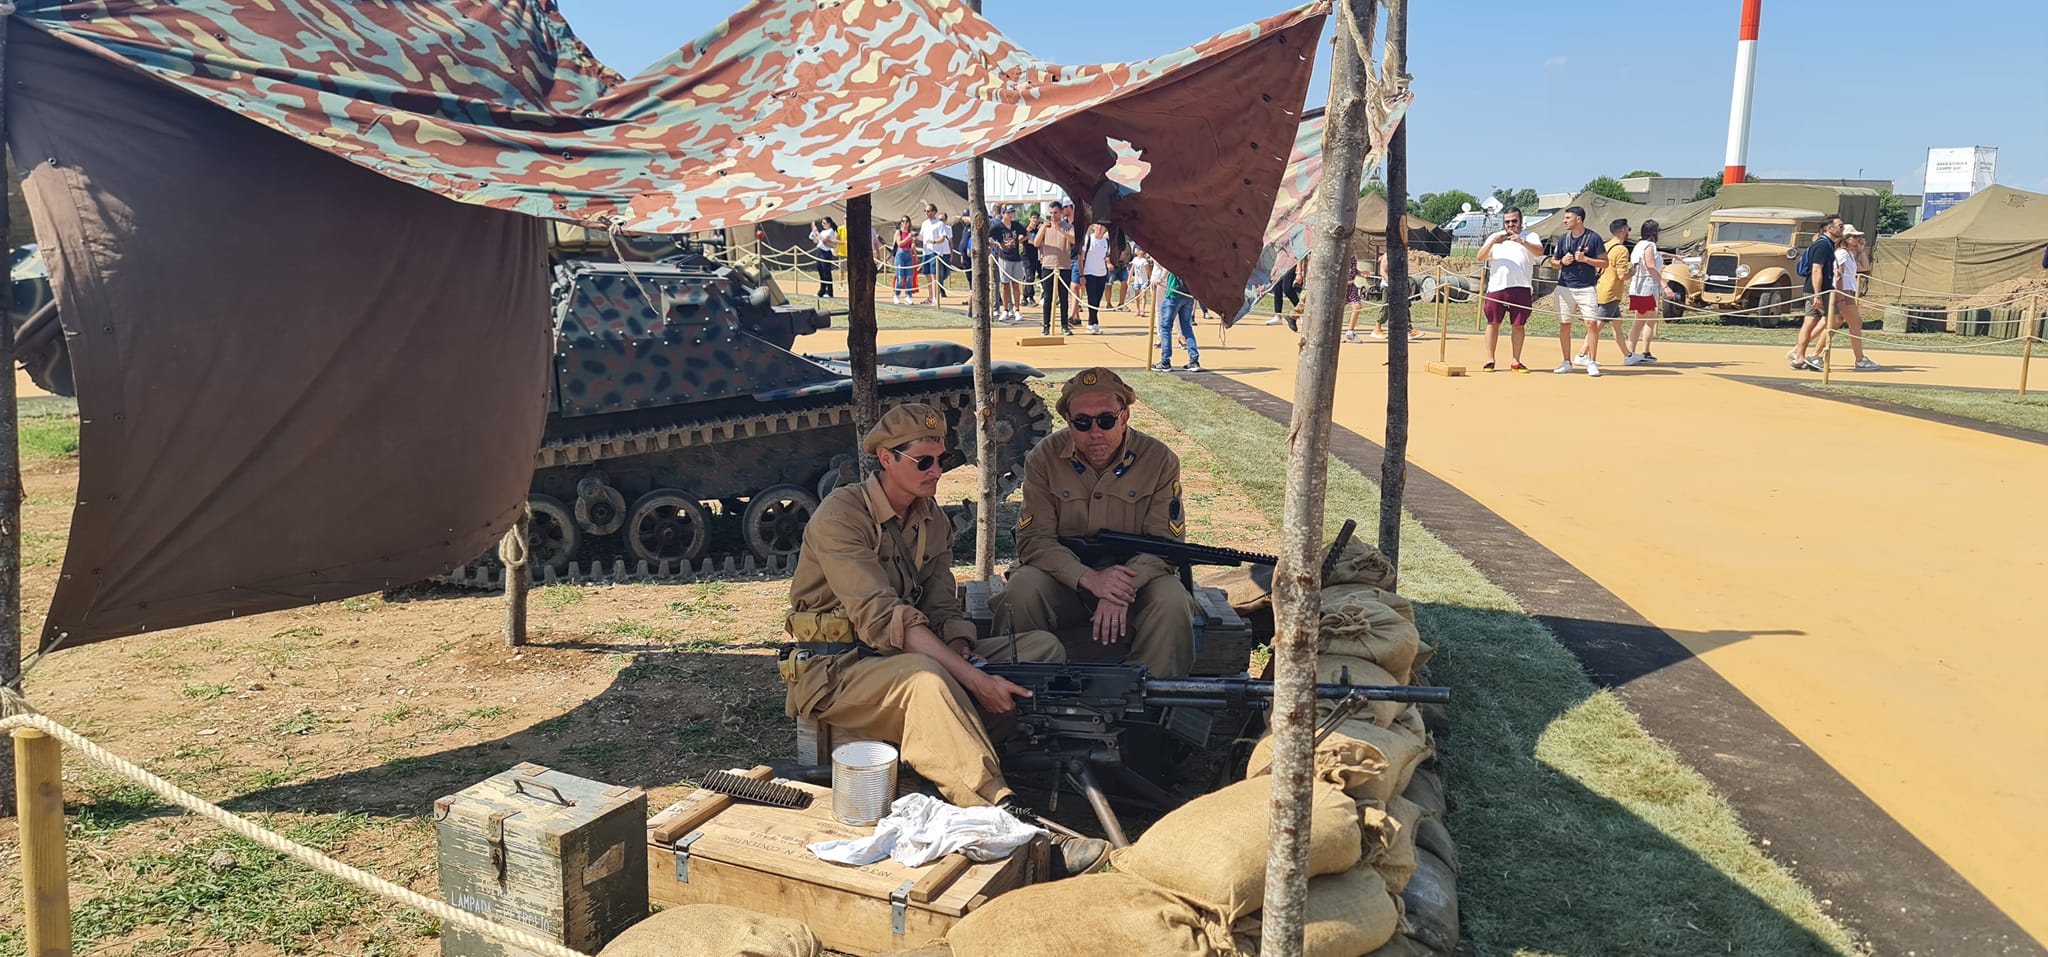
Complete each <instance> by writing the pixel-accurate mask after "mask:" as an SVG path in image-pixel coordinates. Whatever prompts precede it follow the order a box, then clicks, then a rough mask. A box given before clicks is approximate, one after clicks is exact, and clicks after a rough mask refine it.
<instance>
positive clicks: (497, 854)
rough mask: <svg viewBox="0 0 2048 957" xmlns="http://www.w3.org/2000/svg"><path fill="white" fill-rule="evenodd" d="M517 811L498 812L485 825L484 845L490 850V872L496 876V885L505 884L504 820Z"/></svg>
mask: <svg viewBox="0 0 2048 957" xmlns="http://www.w3.org/2000/svg"><path fill="white" fill-rule="evenodd" d="M517 813H519V812H518V811H498V812H496V813H494V814H492V815H491V816H490V819H489V821H488V822H486V824H485V830H484V843H485V844H486V845H489V847H490V849H491V870H492V871H493V872H495V873H496V874H497V877H498V883H499V884H503V883H505V819H506V818H508V817H511V816H512V815H514V814H517Z"/></svg>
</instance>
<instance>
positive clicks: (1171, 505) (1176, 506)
mask: <svg viewBox="0 0 2048 957" xmlns="http://www.w3.org/2000/svg"><path fill="white" fill-rule="evenodd" d="M1166 518H1167V520H1168V521H1171V522H1173V523H1174V524H1176V525H1178V524H1180V520H1181V511H1180V496H1178V495H1175V496H1174V497H1173V501H1171V502H1168V503H1166Z"/></svg>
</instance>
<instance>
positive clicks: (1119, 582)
mask: <svg viewBox="0 0 2048 957" xmlns="http://www.w3.org/2000/svg"><path fill="white" fill-rule="evenodd" d="M1081 587H1082V588H1086V589H1088V593H1089V594H1091V595H1094V596H1095V597H1097V598H1100V599H1102V600H1103V601H1113V602H1117V603H1119V604H1125V605H1128V604H1130V603H1131V602H1132V600H1134V599H1136V598H1137V597H1138V576H1137V575H1136V574H1134V573H1133V572H1132V571H1131V570H1130V569H1128V568H1125V567H1124V566H1122V565H1111V566H1110V567H1108V568H1098V569H1096V570H1095V571H1092V572H1089V573H1088V574H1086V575H1082V576H1081Z"/></svg>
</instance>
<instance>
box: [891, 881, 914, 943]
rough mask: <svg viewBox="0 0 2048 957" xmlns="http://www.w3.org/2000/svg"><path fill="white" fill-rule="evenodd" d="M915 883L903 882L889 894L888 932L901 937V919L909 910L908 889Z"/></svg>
mask: <svg viewBox="0 0 2048 957" xmlns="http://www.w3.org/2000/svg"><path fill="white" fill-rule="evenodd" d="M916 883H917V882H916V881H904V882H903V886H901V887H898V888H896V889H895V890H894V891H891V892H890V893H889V932H890V933H892V934H895V935H896V936H898V937H901V936H903V919H904V917H905V916H906V913H905V912H907V911H908V910H909V909H910V887H911V885H913V884H916Z"/></svg>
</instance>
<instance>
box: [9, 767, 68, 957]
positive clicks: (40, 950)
mask: <svg viewBox="0 0 2048 957" xmlns="http://www.w3.org/2000/svg"><path fill="white" fill-rule="evenodd" d="M14 762H15V764H14V782H15V794H16V795H17V798H18V800H19V801H20V813H21V899H22V905H23V911H24V913H23V917H24V921H23V923H25V924H26V925H27V930H28V949H27V950H26V951H25V953H26V954H27V957H70V955H71V878H70V876H69V875H68V873H67V871H66V863H65V851H64V748H63V747H62V746H61V745H59V744H58V743H57V739H56V738H52V737H50V736H49V735H46V734H44V733H42V732H41V731H37V730H36V729H34V728H16V729H14Z"/></svg>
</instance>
